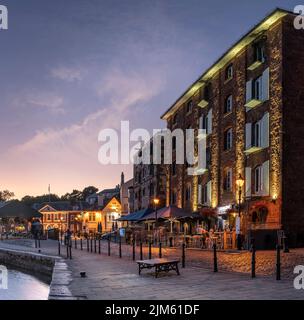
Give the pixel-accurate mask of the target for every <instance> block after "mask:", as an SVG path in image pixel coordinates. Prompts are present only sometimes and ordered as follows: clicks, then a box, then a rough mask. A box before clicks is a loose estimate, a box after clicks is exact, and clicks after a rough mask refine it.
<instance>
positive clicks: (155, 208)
mask: <svg viewBox="0 0 304 320" xmlns="http://www.w3.org/2000/svg"><path fill="white" fill-rule="evenodd" d="M153 203H154V210H155V230H156V237H157V206H158V204H159V199H158V198H154V199H153Z"/></svg>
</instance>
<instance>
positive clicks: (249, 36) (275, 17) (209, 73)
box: [161, 8, 294, 120]
mask: <svg viewBox="0 0 304 320" xmlns="http://www.w3.org/2000/svg"><path fill="white" fill-rule="evenodd" d="M287 14H294V13H293V12H291V11H288V10H285V9H281V8H276V9H275V10H273V11H272V12H271V13H270V14H269V15H268V16H266V17H265V18H264V19H263V20H262V21H260V22H259V23H258V24H257V25H255V26H254V27H253V28H252V29H250V31H248V32H247V33H246V34H245V35H244V36H243V37H242V38H241V39H240V40H238V41H237V42H236V43H235V44H233V45H232V46H231V47H230V48H229V49H228V50H227V51H226V52H225V53H224V54H223V55H222V56H221V57H220V58H219V59H218V60H217V61H216V62H215V63H214V64H213V65H212V66H211V67H210V68H209V69H207V70H206V71H205V72H204V73H203V74H202V75H201V76H200V77H199V78H198V79H197V80H196V81H195V82H194V83H193V84H191V86H190V87H189V88H188V89H187V90H186V91H185V92H184V93H183V94H182V95H181V96H180V97H179V98H178V99H177V100H176V101H175V102H174V103H173V104H172V105H171V107H170V108H169V109H168V110H167V111H166V112H165V113H164V114H163V115H162V116H161V119H162V120H167V119H168V118H169V117H170V116H171V115H172V114H174V112H175V111H176V110H177V109H178V108H179V107H180V105H181V104H183V103H185V102H186V101H187V100H188V99H189V98H191V97H192V96H193V94H194V93H195V92H196V91H197V90H199V89H200V88H201V87H203V86H204V85H205V84H206V83H207V82H208V81H209V80H210V79H211V78H212V77H214V75H215V74H216V73H217V72H218V71H219V70H220V69H221V68H223V67H224V66H225V65H227V63H228V62H230V61H231V60H232V59H233V58H234V57H235V56H236V55H238V54H239V53H240V52H241V51H242V50H243V49H244V48H245V47H246V46H248V44H250V43H251V42H252V41H253V40H254V39H255V38H256V37H257V36H259V35H260V34H261V33H263V32H264V31H266V30H268V29H269V28H270V27H271V26H272V25H273V24H275V23H276V22H277V21H279V20H280V19H281V18H282V17H284V16H286V15H287Z"/></svg>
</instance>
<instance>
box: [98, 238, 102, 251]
mask: <svg viewBox="0 0 304 320" xmlns="http://www.w3.org/2000/svg"><path fill="white" fill-rule="evenodd" d="M98 253H99V254H101V246H100V239H98Z"/></svg>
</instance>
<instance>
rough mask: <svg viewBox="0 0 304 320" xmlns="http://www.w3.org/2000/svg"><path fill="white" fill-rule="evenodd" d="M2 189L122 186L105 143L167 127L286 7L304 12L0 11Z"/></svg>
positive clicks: (185, 8) (261, 8) (235, 7)
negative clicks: (185, 97)
mask: <svg viewBox="0 0 304 320" xmlns="http://www.w3.org/2000/svg"><path fill="white" fill-rule="evenodd" d="M0 4H2V5H6V6H7V7H8V11H9V29H8V30H7V31H4V30H0V70H1V71H0V76H1V86H0V137H1V138H0V150H1V154H0V190H3V189H9V190H10V191H13V192H15V194H16V197H18V198H21V197H22V196H24V195H26V194H30V195H38V194H43V193H47V190H48V185H49V184H51V191H52V193H57V194H59V195H61V194H64V193H66V192H71V191H72V189H83V188H84V187H86V186H88V185H94V186H96V187H98V188H99V189H103V188H107V187H114V186H115V185H116V184H118V183H119V182H120V173H121V171H125V174H126V178H130V177H131V176H132V166H131V165H129V166H128V165H125V166H122V165H111V166H104V165H101V164H100V163H99V162H98V158H97V156H98V150H99V147H100V146H101V144H100V143H99V142H98V140H97V138H98V133H99V131H100V130H101V129H103V128H119V126H120V121H121V120H130V122H131V127H133V128H147V129H149V130H152V129H153V128H162V127H165V122H163V121H162V120H160V116H161V114H162V113H163V112H164V111H165V110H166V109H167V108H168V107H169V106H170V105H171V104H172V103H173V102H174V101H175V100H176V99H177V98H178V97H179V96H180V94H181V93H183V92H184V90H185V89H186V88H187V87H188V86H189V85H190V84H191V83H192V82H193V81H194V80H196V79H197V78H198V77H199V75H200V74H202V72H203V71H204V70H205V69H206V68H207V67H208V66H210V65H211V64H212V63H213V62H214V61H215V60H216V59H217V58H218V57H219V56H220V55H221V54H222V53H223V52H224V51H225V50H226V49H228V48H229V46H230V45H232V44H233V43H234V42H235V41H237V40H238V39H239V38H240V37H241V36H242V35H243V34H244V33H246V32H247V31H248V30H249V29H250V28H251V27H252V26H253V25H255V24H256V23H257V22H259V21H260V20H261V19H262V18H264V16H265V15H266V14H268V13H269V12H270V11H272V10H273V9H274V8H275V7H282V8H286V9H289V10H293V8H294V6H295V5H297V4H301V1H299V0H296V1H286V0H282V1H279V0H277V1H252V0H251V1H248V0H247V1H244V0H240V1H233V0H231V1H219V0H212V1H202V0H184V1H181V0H150V1H148V0H120V1H117V0H109V1H104V0H64V1H59V0H52V1H50V0H43V1H41V0H0Z"/></svg>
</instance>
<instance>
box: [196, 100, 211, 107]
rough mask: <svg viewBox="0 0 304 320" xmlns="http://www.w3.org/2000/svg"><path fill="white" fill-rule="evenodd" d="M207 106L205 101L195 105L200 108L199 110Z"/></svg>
mask: <svg viewBox="0 0 304 320" xmlns="http://www.w3.org/2000/svg"><path fill="white" fill-rule="evenodd" d="M208 104H209V102H208V101H207V100H205V99H202V100H201V101H200V102H199V103H198V104H197V105H198V106H199V107H201V108H205V107H207V106H208Z"/></svg>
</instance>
